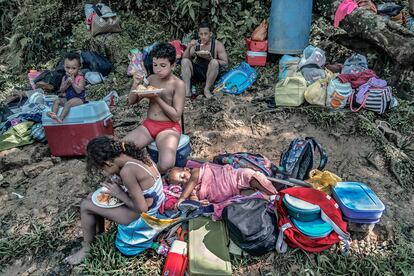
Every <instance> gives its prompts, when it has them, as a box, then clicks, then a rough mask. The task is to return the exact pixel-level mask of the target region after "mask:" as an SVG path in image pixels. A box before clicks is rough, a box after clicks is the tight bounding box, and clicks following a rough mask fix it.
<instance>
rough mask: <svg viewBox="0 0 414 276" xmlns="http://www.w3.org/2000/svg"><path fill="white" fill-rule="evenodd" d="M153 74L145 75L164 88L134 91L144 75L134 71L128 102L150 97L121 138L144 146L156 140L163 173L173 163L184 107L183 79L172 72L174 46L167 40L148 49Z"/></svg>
mask: <svg viewBox="0 0 414 276" xmlns="http://www.w3.org/2000/svg"><path fill="white" fill-rule="evenodd" d="M151 56H152V67H153V69H154V74H152V75H151V76H149V77H148V81H149V83H150V85H151V86H154V87H157V88H163V89H164V90H163V91H162V92H161V93H159V94H144V95H140V94H139V93H135V92H133V91H134V90H136V89H137V88H138V86H139V85H140V84H141V82H142V79H143V76H141V75H139V74H135V75H134V82H133V84H132V87H131V93H130V94H129V95H128V103H129V104H130V105H132V104H136V103H138V102H140V101H141V100H142V99H144V98H148V99H149V108H148V111H147V118H146V119H145V120H144V122H143V123H142V125H140V126H139V127H138V128H136V129H135V130H133V131H131V132H130V133H128V134H127V136H125V138H124V140H126V141H133V142H134V143H135V145H136V146H137V147H139V148H143V147H145V146H147V145H148V144H150V143H151V142H152V141H154V140H155V142H156V144H157V148H158V153H159V154H158V156H159V157H158V170H159V171H160V172H161V173H163V172H166V171H167V170H168V169H170V168H172V167H174V164H175V155H176V151H177V146H178V142H179V140H180V135H181V125H180V119H181V114H182V113H183V110H184V102H185V87H184V82H183V81H182V80H180V79H179V78H177V77H176V76H174V74H173V73H172V71H173V70H174V67H175V48H174V47H173V46H171V45H170V44H168V43H159V44H158V45H157V46H155V47H154V49H153V50H152V51H151Z"/></svg>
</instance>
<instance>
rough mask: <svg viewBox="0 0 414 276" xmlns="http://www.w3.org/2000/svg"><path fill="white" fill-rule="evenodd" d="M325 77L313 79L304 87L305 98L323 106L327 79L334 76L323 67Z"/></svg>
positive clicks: (311, 102) (309, 101)
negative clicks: (313, 80)
mask: <svg viewBox="0 0 414 276" xmlns="http://www.w3.org/2000/svg"><path fill="white" fill-rule="evenodd" d="M325 74H326V77H325V78H323V79H320V80H317V81H315V82H314V83H312V84H311V85H309V86H308V88H306V91H305V95H304V96H305V100H306V101H307V102H308V103H310V104H314V105H319V106H325V103H326V89H327V87H328V83H329V81H330V80H331V79H332V78H333V77H334V75H333V73H332V72H331V71H329V70H327V69H325Z"/></svg>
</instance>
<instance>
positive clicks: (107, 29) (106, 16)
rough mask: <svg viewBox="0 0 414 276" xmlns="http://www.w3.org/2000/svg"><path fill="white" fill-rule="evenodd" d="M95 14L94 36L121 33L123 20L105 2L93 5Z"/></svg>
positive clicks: (93, 19)
mask: <svg viewBox="0 0 414 276" xmlns="http://www.w3.org/2000/svg"><path fill="white" fill-rule="evenodd" d="M92 9H93V10H94V11H95V13H96V14H95V15H93V17H92V22H91V33H92V36H96V35H98V34H105V33H119V32H121V31H122V29H121V22H120V20H119V17H118V16H117V14H116V13H114V12H112V10H111V8H109V7H108V6H106V5H105V4H102V3H98V4H96V5H93V6H92Z"/></svg>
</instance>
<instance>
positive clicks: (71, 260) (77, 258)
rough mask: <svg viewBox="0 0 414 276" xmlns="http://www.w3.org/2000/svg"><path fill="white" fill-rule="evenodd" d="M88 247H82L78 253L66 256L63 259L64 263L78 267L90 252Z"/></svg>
mask: <svg viewBox="0 0 414 276" xmlns="http://www.w3.org/2000/svg"><path fill="white" fill-rule="evenodd" d="M90 249H91V248H90V247H89V246H83V247H82V248H81V249H80V250H79V251H78V252H76V253H74V254H72V255H70V256H67V257H66V258H65V262H67V263H68V264H71V265H78V264H80V263H81V262H82V261H83V260H84V259H85V258H86V256H87V255H88V254H89V251H90Z"/></svg>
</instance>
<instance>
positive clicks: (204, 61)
mask: <svg viewBox="0 0 414 276" xmlns="http://www.w3.org/2000/svg"><path fill="white" fill-rule="evenodd" d="M195 51H196V54H195V55H196V57H197V59H196V62H197V63H207V64H208V63H210V61H209V60H207V59H205V58H202V57H200V56H198V55H197V52H198V51H200V44H199V45H197V46H196V47H195ZM215 52H216V40H215V39H214V38H212V39H211V48H210V53H211V56H212V57H213V58H216V53H215Z"/></svg>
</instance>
